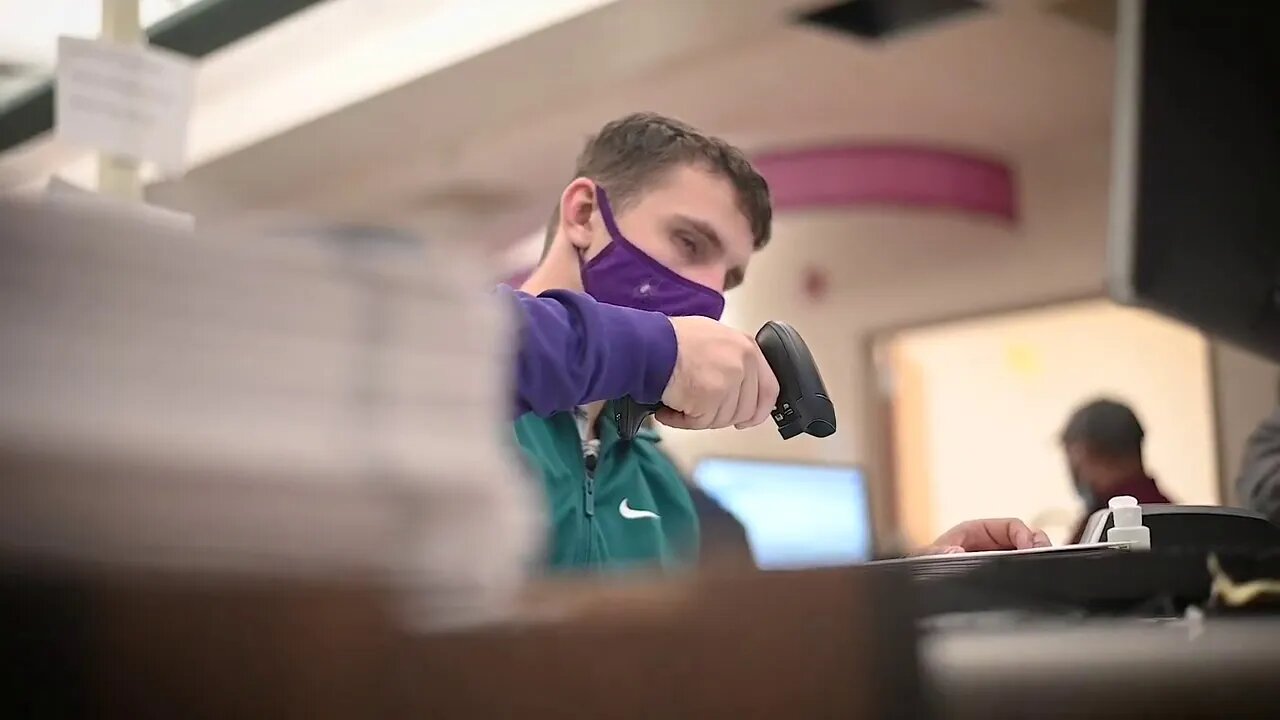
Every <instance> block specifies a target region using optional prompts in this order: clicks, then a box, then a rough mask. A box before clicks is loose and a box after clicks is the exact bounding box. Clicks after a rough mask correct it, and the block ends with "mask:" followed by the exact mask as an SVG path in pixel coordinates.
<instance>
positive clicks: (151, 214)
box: [44, 177, 196, 231]
mask: <svg viewBox="0 0 1280 720" xmlns="http://www.w3.org/2000/svg"><path fill="white" fill-rule="evenodd" d="M44 199H45V202H49V203H55V204H63V205H87V206H89V207H90V208H92V209H98V210H101V211H103V212H115V213H119V214H123V215H127V216H133V217H134V218H135V219H137V220H138V221H139V222H143V223H153V224H155V225H158V226H162V227H164V228H168V229H171V230H185V231H190V230H194V229H195V226H196V221H195V218H194V217H192V216H191V215H188V214H187V213H181V212H177V211H174V210H170V209H168V208H163V207H158V206H156V205H148V204H145V203H140V202H132V201H129V200H121V199H120V198H116V197H113V196H111V195H102V194H99V193H96V192H93V191H92V190H86V189H84V188H82V187H79V186H76V185H72V184H71V183H69V182H67V181H66V180H63V179H62V178H59V177H52V178H50V179H49V184H48V185H47V186H46V187H45V194H44Z"/></svg>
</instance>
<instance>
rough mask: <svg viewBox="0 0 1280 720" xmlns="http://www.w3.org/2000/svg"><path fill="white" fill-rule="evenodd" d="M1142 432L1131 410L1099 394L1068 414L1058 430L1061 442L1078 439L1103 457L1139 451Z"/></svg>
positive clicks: (1140, 424) (1121, 455)
mask: <svg viewBox="0 0 1280 720" xmlns="http://www.w3.org/2000/svg"><path fill="white" fill-rule="evenodd" d="M1144 436H1145V433H1144V432H1143V430H1142V423H1140V422H1138V416H1137V415H1135V414H1134V412H1133V410H1132V409H1131V408H1130V407H1129V406H1128V405H1125V404H1124V403H1122V402H1117V401H1115V400H1110V399H1107V398H1099V399H1097V400H1093V401H1091V402H1089V403H1086V404H1085V405H1082V406H1081V407H1079V408H1078V409H1076V411H1075V412H1073V413H1072V414H1071V418H1070V419H1069V420H1067V425H1066V427H1065V428H1063V430H1062V444H1063V445H1072V444H1076V443H1080V444H1083V445H1085V446H1086V447H1088V448H1089V449H1090V450H1091V451H1093V452H1097V453H1099V454H1101V455H1104V456H1107V457H1128V456H1133V455H1141V454H1142V439H1143V437H1144Z"/></svg>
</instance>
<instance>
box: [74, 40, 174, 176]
mask: <svg viewBox="0 0 1280 720" xmlns="http://www.w3.org/2000/svg"><path fill="white" fill-rule="evenodd" d="M195 76H196V65H195V62H194V61H192V60H191V59H190V58H188V57H185V56H183V55H179V54H177V53H174V52H170V51H167V50H161V49H157V48H149V47H141V46H134V45H123V44H116V43H110V42H106V41H103V40H86V39H83V38H73V37H60V38H58V69H57V83H56V84H55V86H54V87H55V89H56V93H57V98H56V112H55V115H54V117H55V120H56V121H57V134H58V137H60V138H62V139H63V140H66V141H67V142H69V143H72V144H75V145H80V146H84V147H88V148H92V149H94V150H102V151H105V152H109V153H113V154H116V155H124V156H127V157H131V158H135V159H138V160H149V161H151V162H154V163H156V164H157V165H159V166H160V169H161V170H162V171H163V172H164V174H165V175H170V176H172V175H178V174H181V173H182V171H183V166H184V165H185V163H186V156H187V127H188V125H189V123H190V120H191V105H192V103H193V102H194V98H195Z"/></svg>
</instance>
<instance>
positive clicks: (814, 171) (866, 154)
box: [752, 145, 1018, 221]
mask: <svg viewBox="0 0 1280 720" xmlns="http://www.w3.org/2000/svg"><path fill="white" fill-rule="evenodd" d="M752 163H753V164H754V165H755V166H756V169H757V170H759V171H760V174H761V175H763V176H764V177H765V179H766V180H768V181H769V188H770V190H771V192H772V195H773V207H774V211H775V212H786V211H788V210H807V209H820V208H838V207H848V208H851V207H858V206H877V205H878V206H892V207H916V208H921V209H938V210H953V211H957V212H963V213H969V214H976V215H984V216H988V217H993V218H998V219H1001V220H1006V221H1015V220H1017V219H1018V201H1017V190H1016V187H1015V182H1014V177H1013V172H1012V171H1011V170H1010V168H1009V166H1008V165H1005V164H1004V163H1001V162H998V161H994V160H991V159H988V158H980V157H976V156H971V155H966V154H963V153H960V152H956V151H952V150H940V149H935V148H928V147H920V146H910V145H845V146H837V147H821V148H807V149H803V150H795V151H785V152H775V153H767V154H764V155H761V156H759V157H757V158H755V159H753V160H752Z"/></svg>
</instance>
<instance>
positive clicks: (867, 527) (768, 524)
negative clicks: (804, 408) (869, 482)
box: [694, 458, 872, 570]
mask: <svg viewBox="0 0 1280 720" xmlns="http://www.w3.org/2000/svg"><path fill="white" fill-rule="evenodd" d="M694 482H696V483H697V485H698V487H700V488H701V489H702V490H703V492H705V493H706V494H707V495H709V496H711V498H713V499H714V500H715V501H716V502H717V503H719V504H720V506H721V507H723V508H724V509H725V510H726V511H727V512H729V513H730V514H731V515H733V516H734V517H735V518H737V520H738V522H740V523H742V525H743V527H744V528H745V529H746V532H747V542H748V543H750V545H751V553H752V555H753V556H754V558H755V562H756V565H757V566H758V567H760V568H761V569H765V570H774V569H779V570H780V569H795V568H809V567H825V566H834V565H850V564H854V563H860V562H865V561H867V560H870V559H871V554H872V532H871V508H870V503H869V502H868V499H867V486H866V480H865V477H864V476H863V473H862V471H861V470H859V469H858V468H856V467H852V466H833V465H809V464H801V463H783V462H767V461H760V460H735V459H730V458H714V459H707V460H703V461H702V462H700V463H699V464H698V466H697V468H696V469H695V470H694Z"/></svg>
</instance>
